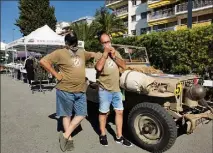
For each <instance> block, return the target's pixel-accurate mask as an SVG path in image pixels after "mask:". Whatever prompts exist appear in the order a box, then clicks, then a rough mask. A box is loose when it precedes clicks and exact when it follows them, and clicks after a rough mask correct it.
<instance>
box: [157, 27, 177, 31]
mask: <svg viewBox="0 0 213 153" xmlns="http://www.w3.org/2000/svg"><path fill="white" fill-rule="evenodd" d="M175 29H176V26H173V27H166V28H162V29H156V30H153V32H164V31H174V30H175Z"/></svg>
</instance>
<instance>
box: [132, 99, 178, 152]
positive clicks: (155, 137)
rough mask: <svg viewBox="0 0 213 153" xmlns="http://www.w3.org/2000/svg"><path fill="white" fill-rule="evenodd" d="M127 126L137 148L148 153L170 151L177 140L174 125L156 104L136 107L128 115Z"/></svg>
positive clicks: (143, 104)
mask: <svg viewBox="0 0 213 153" xmlns="http://www.w3.org/2000/svg"><path fill="white" fill-rule="evenodd" d="M128 126H129V130H130V132H131V134H132V136H133V138H134V139H135V140H136V142H137V143H138V144H139V146H140V147H142V148H143V149H145V150H147V151H150V152H164V151H166V150H168V149H170V148H171V147H172V146H173V144H174V143H175V140H176V138H177V128H176V123H175V122H174V120H173V118H172V117H171V116H170V115H169V114H168V113H167V112H166V110H165V109H164V108H163V107H162V106H160V105H158V104H153V103H140V104H138V105H136V106H135V107H134V108H133V109H132V110H131V112H130V114H129V117H128Z"/></svg>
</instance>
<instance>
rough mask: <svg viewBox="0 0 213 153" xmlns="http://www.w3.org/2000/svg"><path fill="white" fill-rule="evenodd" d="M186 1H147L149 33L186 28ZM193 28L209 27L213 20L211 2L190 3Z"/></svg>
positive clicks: (194, 0)
mask: <svg viewBox="0 0 213 153" xmlns="http://www.w3.org/2000/svg"><path fill="white" fill-rule="evenodd" d="M187 6H188V0H148V8H149V9H150V11H149V12H148V16H147V22H148V25H149V27H150V30H151V31H167V30H180V29H184V28H187V12H188V11H187ZM192 17H193V18H192V22H193V27H195V26H203V25H210V24H211V22H212V20H213V1H212V0H193V1H192Z"/></svg>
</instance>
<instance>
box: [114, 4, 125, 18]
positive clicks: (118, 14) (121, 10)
mask: <svg viewBox="0 0 213 153" xmlns="http://www.w3.org/2000/svg"><path fill="white" fill-rule="evenodd" d="M114 13H115V15H116V16H117V17H121V16H124V15H128V6H127V7H123V8H121V9H117V10H115V11H114Z"/></svg>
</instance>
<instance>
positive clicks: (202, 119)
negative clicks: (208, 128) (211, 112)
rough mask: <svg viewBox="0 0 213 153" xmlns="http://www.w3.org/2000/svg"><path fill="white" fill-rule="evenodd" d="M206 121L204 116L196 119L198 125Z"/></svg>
mask: <svg viewBox="0 0 213 153" xmlns="http://www.w3.org/2000/svg"><path fill="white" fill-rule="evenodd" d="M204 121H205V119H204V118H200V119H198V120H196V122H195V125H196V126H198V125H199V124H201V123H202V122H204Z"/></svg>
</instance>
